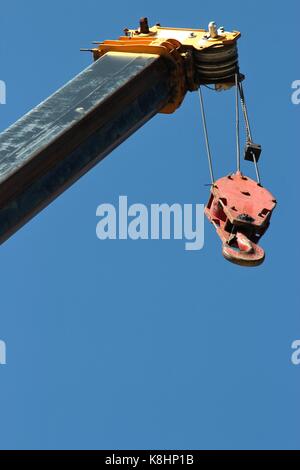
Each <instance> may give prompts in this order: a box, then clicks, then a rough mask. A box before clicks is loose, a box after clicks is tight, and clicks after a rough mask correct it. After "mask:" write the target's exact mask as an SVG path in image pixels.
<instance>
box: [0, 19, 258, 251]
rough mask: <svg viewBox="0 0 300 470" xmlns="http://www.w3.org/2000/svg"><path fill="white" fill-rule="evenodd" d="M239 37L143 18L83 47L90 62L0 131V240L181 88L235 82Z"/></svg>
mask: <svg viewBox="0 0 300 470" xmlns="http://www.w3.org/2000/svg"><path fill="white" fill-rule="evenodd" d="M239 37H240V33H239V32H238V31H232V32H226V31H225V30H224V28H219V29H218V28H217V27H216V25H215V23H213V22H212V23H210V24H209V27H208V29H207V30H205V29H184V28H180V29H179V28H165V27H161V26H160V25H159V24H156V25H155V26H153V27H149V25H148V20H147V18H142V19H141V20H140V25H139V28H137V29H133V30H130V29H127V28H126V29H125V30H124V34H123V35H122V36H121V37H120V38H119V39H118V40H107V41H103V42H99V43H96V46H95V47H94V48H93V49H86V50H88V51H91V52H92V53H93V57H94V63H93V64H92V65H90V66H89V67H88V68H87V69H86V70H84V71H83V72H81V73H80V74H79V75H78V76H76V77H75V78H74V79H73V80H71V81H70V82H69V83H67V84H66V85H65V86H63V87H62V88H61V89H60V90H58V91H57V92H56V93H54V94H53V95H52V96H50V97H49V98H48V99H46V100H45V101H44V102H42V103H41V104H40V105H38V106H37V107H36V108H34V109H33V110H32V111H30V112H29V113H28V114H26V115H25V116H24V117H22V118H21V119H19V120H18V121H17V122H16V123H15V124H13V125H12V126H11V127H9V128H8V129H7V130H6V131H4V132H2V134H0V242H3V241H5V240H6V239H8V238H9V237H10V236H11V235H12V234H13V233H14V232H16V231H17V230H18V229H19V228H20V227H22V226H23V225H24V224H25V223H26V222H27V221H29V220H30V219H31V218H32V217H33V216H34V215H36V214H37V213H38V212H39V211H41V210H42V209H43V208H44V207H45V206H47V205H48V204H49V203H50V202H51V201H53V200H54V199H55V198H56V197H57V196H58V195H60V194H61V193H62V192H63V191H64V190H65V189H67V188H68V187H69V186H70V185H72V184H73V183H74V182H75V181H76V180H77V179H79V178H80V177H81V176H82V175H83V174H84V173H86V172H87V171H88V170H89V169H90V168H92V167H93V166H94V165H95V164H96V163H98V162H99V161H101V160H102V159H103V158H104V157H105V156H106V155H108V154H109V153H110V152H111V151H112V150H113V149H114V148H116V147H117V146H118V145H119V144H120V143H121V142H123V141H124V140H125V139H126V138H127V137H129V136H130V135H131V134H132V133H133V132H135V131H136V130H137V129H138V128H139V127H141V126H142V125H143V124H145V123H146V122H147V121H148V120H149V119H151V118H152V117H153V116H154V115H155V114H157V113H166V114H168V113H173V112H174V111H175V110H176V109H177V108H178V107H179V106H180V104H181V103H182V101H183V99H184V96H185V94H186V93H187V91H195V90H197V89H199V87H200V86H201V85H212V86H214V87H215V88H216V89H217V90H226V89H228V88H231V87H232V86H234V85H235V83H236V80H238V83H240V82H241V81H242V79H243V78H244V77H243V76H242V75H241V74H240V73H239V66H238V52H237V40H238V39H239ZM251 145H252V142H248V151H247V155H248V157H249V152H250V155H251V151H253V148H254V147H251ZM249 149H250V150H249ZM251 149H252V150H251ZM258 153H259V152H258ZM258 153H257V155H258ZM253 155H254V154H253ZM253 158H254V157H253ZM255 159H256V157H255ZM255 162H256V160H255Z"/></svg>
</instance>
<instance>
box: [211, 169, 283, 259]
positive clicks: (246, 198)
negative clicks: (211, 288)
mask: <svg viewBox="0 0 300 470" xmlns="http://www.w3.org/2000/svg"><path fill="white" fill-rule="evenodd" d="M275 206H276V200H275V198H274V196H273V195H272V194H271V193H270V192H269V191H268V190H267V189H266V188H264V187H262V186H261V185H260V184H258V183H257V182H255V181H253V180H252V179H250V178H248V177H247V176H244V175H243V174H242V173H240V172H237V173H235V174H232V175H229V176H225V177H223V178H220V179H219V180H217V181H216V182H215V183H214V185H213V186H212V188H211V195H210V200H209V202H208V204H207V207H206V209H205V214H206V216H207V217H208V219H209V220H210V222H211V223H212V224H213V225H214V226H215V228H216V231H217V233H218V235H219V237H220V238H221V240H222V243H223V255H224V257H225V258H226V259H228V260H229V261H231V262H233V263H235V264H239V265H243V266H258V265H260V264H261V263H262V262H263V261H264V259H265V253H264V250H263V249H262V248H261V247H260V246H259V245H258V244H257V243H258V242H259V240H260V238H261V237H262V236H263V235H264V233H265V232H266V230H267V229H268V227H269V225H270V220H271V216H272V212H273V210H274V209H275Z"/></svg>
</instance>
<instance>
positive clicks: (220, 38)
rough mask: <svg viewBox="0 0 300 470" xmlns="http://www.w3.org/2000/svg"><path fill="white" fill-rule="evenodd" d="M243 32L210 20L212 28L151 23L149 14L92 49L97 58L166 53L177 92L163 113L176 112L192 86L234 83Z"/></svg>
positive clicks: (228, 86)
mask: <svg viewBox="0 0 300 470" xmlns="http://www.w3.org/2000/svg"><path fill="white" fill-rule="evenodd" d="M240 36H241V33H240V32H238V31H232V32H227V31H225V30H224V28H219V29H217V27H216V25H215V23H213V22H212V23H210V24H209V27H208V30H205V29H186V28H168V27H161V26H160V25H159V24H157V25H155V26H153V27H149V26H148V20H147V18H142V19H141V20H140V27H139V28H138V29H135V30H133V29H127V28H126V29H125V30H124V35H123V36H120V37H119V39H117V40H106V41H103V42H99V43H97V47H95V48H94V49H91V51H92V52H93V55H94V60H98V59H99V58H100V57H102V56H103V55H104V54H106V53H107V52H112V51H113V52H118V53H124V52H125V53H128V52H129V53H136V54H140V53H143V54H157V55H160V56H165V57H166V59H168V60H169V61H170V62H171V63H172V65H173V67H172V71H173V72H172V74H171V80H172V89H173V94H172V98H171V100H170V102H169V103H168V105H167V106H166V107H164V108H163V109H162V110H161V112H162V113H172V112H174V111H175V110H176V109H177V108H178V107H179V106H180V104H181V102H182V101H183V98H184V96H185V94H186V92H187V91H188V90H190V91H193V90H197V89H198V87H199V85H201V84H213V85H215V87H216V89H218V90H224V89H228V88H230V87H231V86H233V85H234V82H235V73H239V71H238V54H237V47H236V43H237V40H238V39H239V38H240Z"/></svg>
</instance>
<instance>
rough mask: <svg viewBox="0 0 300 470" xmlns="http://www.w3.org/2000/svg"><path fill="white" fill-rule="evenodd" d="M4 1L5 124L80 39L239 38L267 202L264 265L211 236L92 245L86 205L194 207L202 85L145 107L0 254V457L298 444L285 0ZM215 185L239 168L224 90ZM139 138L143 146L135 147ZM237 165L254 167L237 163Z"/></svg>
mask: <svg viewBox="0 0 300 470" xmlns="http://www.w3.org/2000/svg"><path fill="white" fill-rule="evenodd" d="M268 3H269V2H264V3H263V2H261V1H260V2H258V1H253V2H252V3H251V7H249V5H248V4H247V3H246V2H242V3H241V2H240V1H233V0H228V1H227V2H223V1H222V2H221V1H219V0H216V1H214V2H212V3H211V4H202V5H200V4H199V2H196V1H193V0H191V1H190V2H189V4H188V8H185V9H184V8H182V5H181V4H178V5H176V4H175V5H174V4H172V6H171V5H170V4H168V3H161V2H159V1H157V0H153V1H152V2H151V3H149V5H148V6H147V7H143V8H142V7H141V2H138V1H132V2H130V3H129V4H128V3H121V2H120V4H117V5H116V4H112V5H111V6H110V4H107V3H104V4H103V3H102V4H101V3H99V2H98V1H94V0H86V1H85V2H84V5H83V4H82V3H79V2H71V1H69V0H60V1H58V0H53V1H52V2H51V3H47V2H43V3H41V2H38V1H35V0H28V1H27V2H21V1H20V0H19V1H15V0H11V1H10V2H5V3H4V5H2V7H1V18H2V22H1V36H0V54H1V72H0V79H1V80H5V82H6V84H7V104H6V105H5V106H0V129H1V130H4V129H5V128H6V127H7V126H8V125H10V124H11V123H13V122H14V121H15V120H16V119H18V118H19V117H21V116H22V115H23V114H24V113H25V112H27V111H28V110H29V109H31V108H32V107H34V106H35V105H36V104H38V103H39V102H40V101H41V100H42V99H44V98H46V97H47V96H49V95H50V94H51V93H52V92H53V91H55V90H56V89H57V88H58V87H60V86H61V85H63V84H64V83H65V82H66V81H67V80H69V79H70V78H72V77H73V76H74V75H75V74H77V73H78V72H80V71H81V70H82V69H83V68H84V67H86V66H88V65H89V63H90V61H91V57H90V56H89V54H84V53H80V52H79V49H80V48H81V47H89V46H90V43H91V41H92V40H100V39H101V40H102V39H114V38H117V37H118V35H119V34H120V33H121V32H122V30H123V28H124V27H126V26H128V27H134V26H135V25H136V24H137V21H138V19H139V18H140V17H141V16H148V17H149V20H150V24H152V23H156V22H157V21H159V22H161V24H162V25H168V26H174V27H194V28H198V27H205V26H206V25H207V24H208V22H209V21H210V20H215V21H216V22H217V23H218V24H219V25H224V26H225V27H226V29H236V30H240V31H241V32H242V39H241V40H240V43H239V51H240V65H241V71H242V72H243V73H245V74H246V75H247V80H246V82H245V91H246V96H247V98H248V104H249V108H250V117H251V120H252V123H253V124H252V126H253V132H254V137H255V140H257V141H259V142H260V143H262V145H263V149H264V151H263V155H262V158H261V173H262V181H263V183H264V184H265V186H266V187H267V188H268V189H270V190H271V191H272V192H273V193H274V194H275V195H276V197H277V199H278V201H279V204H278V207H277V209H276V212H275V213H274V218H273V221H272V225H271V228H270V230H269V232H268V233H267V234H266V235H265V237H264V238H263V239H262V246H263V247H264V248H265V249H266V252H267V260H266V262H265V264H264V265H263V266H261V267H259V268H256V269H242V268H239V267H237V266H234V265H231V264H229V263H227V262H226V261H225V260H223V258H222V256H221V246H220V241H219V239H218V237H217V235H216V233H215V231H214V229H213V228H212V227H211V226H210V225H209V224H208V223H207V224H206V226H205V247H204V249H203V250H201V251H198V252H187V251H185V250H184V247H183V242H182V241H155V240H153V241H150V240H149V241H131V240H127V241H123V240H120V241H118V240H111V241H100V240H98V239H97V238H96V234H95V229H96V223H97V219H96V216H95V214H96V208H97V206H98V205H99V204H101V203H105V202H108V203H116V202H117V200H118V197H119V195H123V194H124V195H127V196H128V200H129V202H130V203H135V202H141V203H144V204H150V203H156V202H157V203H162V202H167V203H169V204H171V203H173V202H178V203H181V204H184V203H194V204H195V203H206V201H207V199H208V188H207V186H205V184H206V183H208V182H209V174H208V169H207V163H206V157H205V148H204V143H203V135H202V129H201V122H200V111H199V104H198V101H197V95H196V94H195V93H194V94H191V93H190V94H189V95H188V96H187V97H186V99H185V102H184V104H183V105H182V107H181V108H180V109H179V110H178V111H177V112H176V113H175V114H174V115H170V116H165V115H158V116H156V117H155V118H154V119H153V120H152V121H151V122H149V123H148V124H147V125H145V126H144V127H143V128H142V129H140V130H139V131H138V132H137V133H136V134H135V135H133V136H132V137H131V138H130V139H129V140H128V141H126V142H125V143H124V144H123V145H122V146H121V147H119V148H117V149H116V150H115V151H114V152H113V153H112V154H111V155H110V156H109V157H108V158H106V159H105V160H104V161H103V162H102V163H101V164H100V165H98V166H97V167H96V168H94V169H93V170H92V171H91V172H89V173H88V174H87V175H86V176H84V177H83V178H82V179H81V180H80V181H79V182H78V183H77V184H76V185H75V186H73V187H72V188H71V189H70V190H68V191H67V192H66V193H64V194H63V195H62V196H61V197H60V198H59V199H57V200H56V201H55V202H54V203H53V204H52V205H51V206H49V207H48V208H47V209H46V210H44V211H43V212H42V213H41V214H40V215H39V216H38V217H36V218H35V219H34V220H33V221H31V222H30V223H29V224H28V225H27V226H26V227H24V228H23V229H22V230H21V231H19V232H18V233H17V234H16V235H15V236H14V237H12V238H11V239H10V240H9V241H8V242H7V243H5V244H4V245H3V246H1V248H0V276H1V310H0V339H2V340H5V342H6V344H7V365H6V366H0V448H2V449H11V448H12V449H48V448H51V449H65V448H67V449H76V448H79V449H89V448H93V449H108V448H110V449H151V448H152V449H153V448H157V449H170V448H172V449H248V448H249V449H276V448H279V449H299V448H300V445H299V422H300V407H299V386H300V368H299V366H298V367H296V366H293V365H292V363H291V359H290V358H291V354H292V350H291V344H292V342H293V341H294V340H296V339H300V325H299V287H298V285H299V281H298V276H299V274H298V272H299V268H298V267H299V242H298V230H299V221H298V216H297V208H296V205H295V202H296V201H297V199H298V194H297V190H298V184H297V173H298V171H299V159H298V155H297V151H298V148H299V143H298V133H299V131H298V129H296V125H297V126H298V123H299V113H300V106H295V105H292V103H291V93H292V90H291V83H292V82H293V81H294V80H296V79H300V75H299V69H298V66H296V60H297V59H296V57H297V49H296V44H297V42H298V38H296V33H297V30H298V20H297V11H298V10H297V9H298V8H299V6H298V5H297V3H296V1H293V0H288V1H287V2H285V3H284V4H283V3H282V4H276V5H275V6H274V4H273V6H272V8H270V5H269V4H268ZM205 97H206V103H207V118H208V124H209V130H210V137H211V142H212V151H213V155H214V160H215V173H216V175H217V176H218V177H220V176H223V175H224V174H226V173H228V172H230V171H232V170H234V165H235V150H234V123H233V119H234V114H233V112H234V108H233V104H234V102H233V94H232V92H228V93H224V94H219V95H217V94H213V93H211V92H210V91H207V92H206V93H205ZM141 148H143V149H144V151H143V154H142V155H141V154H140V151H139V149H141ZM243 169H244V172H245V173H246V174H249V176H253V175H254V173H253V168H252V166H251V165H250V164H249V163H247V162H245V164H244V167H243Z"/></svg>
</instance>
